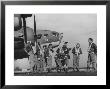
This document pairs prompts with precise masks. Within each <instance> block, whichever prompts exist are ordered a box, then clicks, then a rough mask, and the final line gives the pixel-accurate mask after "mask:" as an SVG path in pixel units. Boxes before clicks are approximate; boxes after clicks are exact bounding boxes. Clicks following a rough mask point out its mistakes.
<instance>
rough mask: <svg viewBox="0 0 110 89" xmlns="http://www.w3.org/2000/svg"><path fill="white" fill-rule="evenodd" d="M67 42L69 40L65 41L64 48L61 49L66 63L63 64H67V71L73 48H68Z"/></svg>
mask: <svg viewBox="0 0 110 89" xmlns="http://www.w3.org/2000/svg"><path fill="white" fill-rule="evenodd" d="M67 43H68V42H65V43H64V45H63V47H62V49H61V51H62V53H64V57H63V58H64V60H65V61H64V63H63V64H65V65H64V66H65V68H66V69H65V70H66V71H67V68H68V63H69V60H68V59H70V55H69V51H70V50H71V48H68V47H67Z"/></svg>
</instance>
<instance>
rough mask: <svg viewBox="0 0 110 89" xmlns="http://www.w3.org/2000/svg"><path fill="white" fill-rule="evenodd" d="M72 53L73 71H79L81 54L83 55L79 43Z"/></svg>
mask: <svg viewBox="0 0 110 89" xmlns="http://www.w3.org/2000/svg"><path fill="white" fill-rule="evenodd" d="M72 53H73V69H77V71H79V60H80V54H82V50H81V48H80V44H79V43H77V44H76V47H74V48H73V49H72Z"/></svg>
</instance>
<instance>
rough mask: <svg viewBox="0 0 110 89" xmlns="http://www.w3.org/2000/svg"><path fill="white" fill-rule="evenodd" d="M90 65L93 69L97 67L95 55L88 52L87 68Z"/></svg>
mask: <svg viewBox="0 0 110 89" xmlns="http://www.w3.org/2000/svg"><path fill="white" fill-rule="evenodd" d="M91 65H92V68H93V69H94V70H96V69H97V62H96V55H95V54H94V53H89V54H88V61H87V69H90V66H91Z"/></svg>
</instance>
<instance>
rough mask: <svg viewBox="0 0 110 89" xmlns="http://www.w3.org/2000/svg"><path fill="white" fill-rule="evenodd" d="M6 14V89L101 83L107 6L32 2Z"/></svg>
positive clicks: (104, 59)
mask: <svg viewBox="0 0 110 89" xmlns="http://www.w3.org/2000/svg"><path fill="white" fill-rule="evenodd" d="M51 4H52V5H51ZM5 10H6V11H5V33H4V34H5V39H4V41H5V54H6V55H5V77H6V78H5V81H6V85H97V84H99V85H101V84H102V85H104V84H105V83H106V5H60V3H58V5H57V3H56V4H55V5H53V3H50V4H48V3H47V4H46V3H42V4H41V5H40V4H39V3H36V5H31V4H30V5H27V4H26V5H7V6H6V8H5ZM2 65H3V64H2Z"/></svg>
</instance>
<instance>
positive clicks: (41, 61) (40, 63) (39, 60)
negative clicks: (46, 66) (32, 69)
mask: <svg viewBox="0 0 110 89" xmlns="http://www.w3.org/2000/svg"><path fill="white" fill-rule="evenodd" d="M37 62H38V63H37V71H38V72H43V59H42V58H39V59H38V61H37Z"/></svg>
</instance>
